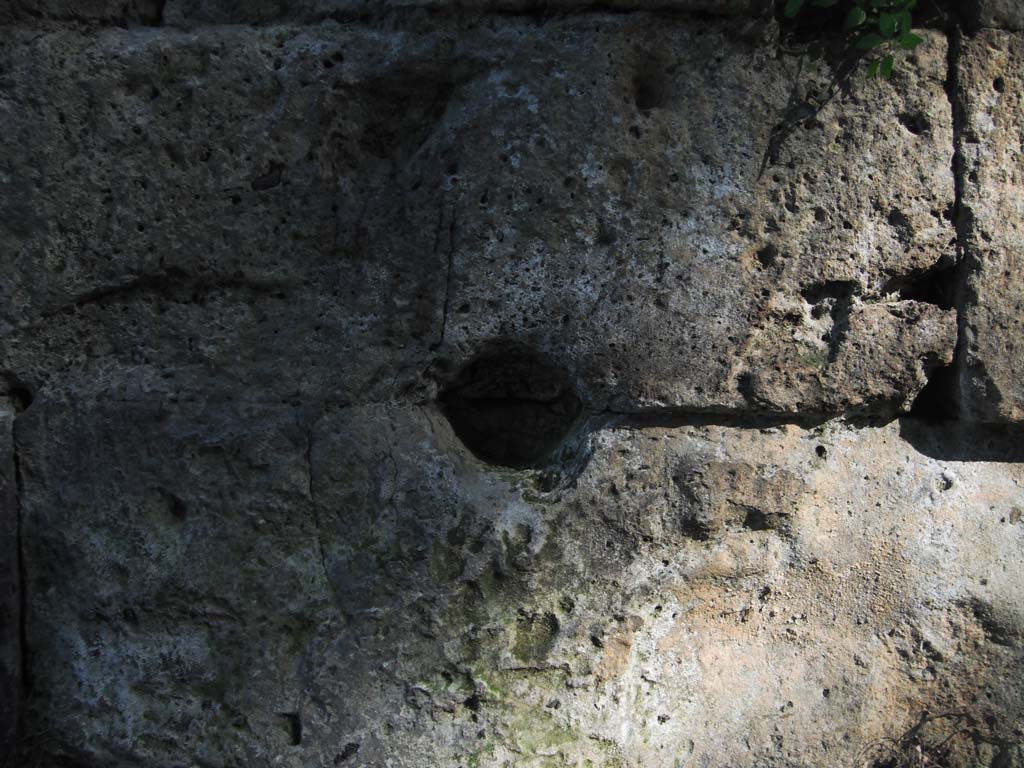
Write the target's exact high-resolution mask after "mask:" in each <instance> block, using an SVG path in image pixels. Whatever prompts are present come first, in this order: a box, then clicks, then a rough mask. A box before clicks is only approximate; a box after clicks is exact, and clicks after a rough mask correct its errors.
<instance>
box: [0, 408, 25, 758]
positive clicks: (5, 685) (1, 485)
mask: <svg viewBox="0 0 1024 768" xmlns="http://www.w3.org/2000/svg"><path fill="white" fill-rule="evenodd" d="M5 400H6V398H0V690H2V691H4V695H3V696H2V697H0V765H14V764H15V762H14V759H15V749H16V747H17V739H18V707H19V704H20V699H21V692H22V680H21V573H20V567H19V566H20V553H19V551H18V549H19V547H20V545H21V534H20V531H19V530H18V528H19V522H18V490H17V486H18V480H17V465H16V462H15V449H14V417H15V412H14V409H13V408H12V407H11V406H10V405H9V404H8V403H7V402H5Z"/></svg>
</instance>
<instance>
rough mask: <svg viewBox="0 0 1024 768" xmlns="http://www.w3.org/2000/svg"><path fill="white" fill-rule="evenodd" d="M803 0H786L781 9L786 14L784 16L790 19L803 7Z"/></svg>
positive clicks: (804, 0)
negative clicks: (783, 7)
mask: <svg viewBox="0 0 1024 768" xmlns="http://www.w3.org/2000/svg"><path fill="white" fill-rule="evenodd" d="M805 2H806V0H786V8H785V10H784V11H783V13H784V14H785V15H786V18H787V19H792V18H793V17H794V16H796V15H797V14H798V13H800V9H801V8H803V7H804V3H805Z"/></svg>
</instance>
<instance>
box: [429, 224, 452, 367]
mask: <svg viewBox="0 0 1024 768" xmlns="http://www.w3.org/2000/svg"><path fill="white" fill-rule="evenodd" d="M443 221H444V210H443V209H442V210H441V212H440V214H439V215H438V222H437V224H438V226H437V235H436V238H435V241H434V251H435V253H436V252H438V251H440V248H441V233H442V231H443V229H444V227H443ZM455 222H456V217H455V206H454V205H453V206H452V208H451V214H450V216H449V221H448V254H447V255H448V266H447V270H446V272H445V278H444V307H443V309H442V312H441V331H440V334H439V335H438V339H437V341H435V342H434V343H433V344H431V345H430V350H431V351H434V350H437V349H440V348H441V347H442V346H443V345H444V339H445V334H446V333H447V331H448V315H449V314H451V302H452V295H451V294H452V277H453V276H454V273H455V231H456V226H455Z"/></svg>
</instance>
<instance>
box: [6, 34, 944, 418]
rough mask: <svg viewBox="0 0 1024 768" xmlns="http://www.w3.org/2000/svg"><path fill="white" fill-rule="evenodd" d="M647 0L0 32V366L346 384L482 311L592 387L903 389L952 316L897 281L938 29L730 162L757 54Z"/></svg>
mask: <svg viewBox="0 0 1024 768" xmlns="http://www.w3.org/2000/svg"><path fill="white" fill-rule="evenodd" d="M652 21H653V19H652V17H649V16H646V15H643V14H628V15H625V16H594V17H581V18H576V17H572V18H568V19H563V20H558V21H552V22H550V23H548V24H546V25H544V26H542V27H539V28H538V27H537V25H536V24H535V23H533V22H532V21H524V20H518V19H515V18H513V19H511V20H510V21H508V22H507V23H503V24H502V25H501V26H500V27H499V28H492V27H491V26H490V25H487V24H482V23H471V24H469V26H468V28H467V29H465V30H463V31H461V32H460V34H459V35H458V37H455V36H453V35H452V34H451V33H450V31H448V30H447V28H446V27H445V26H443V25H442V26H437V25H436V24H434V23H433V22H429V21H423V22H417V24H419V25H420V26H417V24H412V25H411V26H410V27H409V28H403V29H401V30H399V31H375V30H372V29H365V28H359V27H357V28H355V29H351V28H342V27H339V26H337V25H333V24H329V25H323V26H320V27H316V28H299V27H274V28H272V29H268V30H267V31H265V32H257V33H253V32H251V31H249V30H243V29H239V28H224V29H217V30H204V31H203V32H201V33H197V34H182V33H173V32H160V33H157V32H147V31H137V32H129V33H124V32H103V33H101V34H99V35H96V36H87V37H80V36H76V35H71V34H53V35H45V36H42V37H39V36H35V37H29V36H27V35H23V36H18V35H15V36H13V38H12V39H11V40H9V41H8V43H7V44H6V45H5V47H4V50H3V53H2V55H3V56H4V58H5V61H4V66H5V71H7V72H9V73H10V75H9V81H10V83H11V88H10V89H8V93H7V95H6V102H5V103H6V109H5V111H4V113H3V117H2V120H3V127H4V129H5V130H4V132H3V135H4V139H3V140H4V141H5V142H6V147H7V152H8V155H9V157H10V158H11V166H12V167H11V168H10V171H9V172H8V174H7V177H6V178H7V182H6V183H7V188H8V189H10V190H15V189H17V190H20V191H21V193H20V194H18V195H12V196H9V197H8V198H7V199H6V208H7V210H6V219H5V222H6V224H5V226H4V227H3V231H2V233H0V237H2V241H3V243H4V245H5V248H4V254H3V258H4V261H5V263H6V266H8V267H9V270H8V271H9V272H10V274H12V275H13V279H11V280H10V281H8V282H6V283H5V285H4V286H3V287H2V291H3V298H4V303H3V305H2V306H3V309H2V316H0V322H2V323H3V324H4V327H5V328H6V330H7V331H8V333H7V336H6V339H5V340H6V342H7V343H6V349H4V350H3V360H4V365H5V366H6V367H8V368H9V369H11V370H17V371H19V372H20V375H22V377H27V378H30V379H32V380H33V383H34V384H35V385H36V386H38V387H53V388H54V389H55V390H60V389H62V388H64V387H74V388H75V389H76V390H79V391H81V390H85V391H89V392H91V393H93V394H94V393H95V392H97V391H101V390H102V391H106V392H109V391H110V388H111V387H114V388H115V390H122V394H120V395H118V396H131V395H126V394H125V393H123V388H124V387H129V386H130V387H134V388H136V389H141V390H142V391H162V392H168V391H174V390H175V389H176V388H178V387H179V386H187V385H188V381H189V380H195V381H201V380H215V382H216V383H214V382H213V381H211V386H215V387H218V388H225V387H226V388H229V389H231V390H233V391H235V392H242V391H247V392H249V393H255V392H257V391H258V392H259V397H261V398H263V399H283V398H296V397H302V398H306V399H310V398H312V399H314V400H323V399H333V400H336V401H362V402H365V401H367V400H377V399H382V398H386V397H388V396H393V395H394V394H395V393H396V392H404V391H408V390H409V389H410V388H413V389H415V388H418V387H420V386H421V383H422V377H423V375H424V373H425V372H426V371H427V368H428V367H429V366H430V365H431V364H433V363H434V352H435V351H436V352H437V353H438V354H439V355H440V356H441V358H442V362H443V361H444V360H445V359H447V360H448V361H450V365H451V366H452V367H454V366H458V365H461V364H462V363H463V362H465V361H466V360H468V359H470V358H471V357H472V356H473V355H475V354H477V353H478V352H479V351H480V350H481V349H482V347H483V345H491V344H493V343H495V341H496V340H497V341H499V342H500V340H502V339H511V340H515V341H516V342H528V343H529V344H531V345H532V346H533V347H535V348H536V349H538V350H541V351H542V352H544V353H547V354H549V355H551V356H552V357H554V358H556V359H558V360H559V361H560V363H561V364H562V365H563V366H564V367H565V368H566V369H567V370H568V371H569V373H570V375H571V376H573V377H574V378H575V379H576V380H578V382H579V386H580V390H581V396H582V398H583V400H584V402H585V403H586V404H587V407H588V408H590V409H592V410H597V411H600V410H603V409H608V408H610V409H613V410H627V411H628V410H642V409H645V408H650V407H662V406H669V407H678V408H687V409H699V410H706V411H723V410H736V409H748V410H754V411H758V412H764V413H802V414H804V415H807V416H816V415H832V414H838V413H844V412H850V413H853V412H857V413H859V412H870V413H876V414H892V413H895V412H898V411H899V410H903V409H905V408H906V407H907V406H908V405H909V403H910V402H912V400H913V398H914V396H915V395H916V394H917V393H918V392H919V391H920V390H921V388H922V387H923V385H924V383H925V382H926V380H927V375H928V373H929V372H930V370H931V369H932V368H934V367H935V366H936V365H940V364H943V363H946V362H948V361H949V359H950V357H951V354H952V349H953V347H954V345H955V339H954V333H955V332H954V324H955V323H954V314H953V313H952V312H948V311H945V310H939V309H937V308H935V307H930V306H922V305H920V304H918V303H915V302H908V301H903V302H901V301H900V300H899V296H898V292H899V291H900V290H902V289H904V288H905V287H906V286H907V285H908V284H911V283H912V282H913V280H914V279H915V277H916V276H918V275H920V274H923V273H924V272H925V271H926V270H928V269H929V268H931V267H933V266H934V265H936V264H939V263H943V262H944V261H945V260H947V259H948V258H949V255H950V240H951V238H952V236H953V233H952V230H951V228H950V225H949V223H948V222H947V220H946V216H945V212H946V211H947V210H948V209H949V208H950V206H951V205H952V196H953V184H952V174H951V171H950V167H949V158H950V147H951V124H950V110H949V104H948V101H947V99H946V96H945V93H944V91H943V78H944V69H945V44H944V41H943V39H942V38H940V37H938V36H935V35H932V36H931V37H930V38H929V42H928V44H927V45H926V46H923V47H922V50H921V53H920V54H919V55H918V56H917V57H916V58H915V59H912V60H910V61H908V62H907V63H906V65H905V66H903V67H902V68H901V74H900V76H899V78H898V80H897V81H895V84H894V87H890V86H889V85H885V86H882V85H874V84H869V85H863V86H862V87H863V90H864V92H863V93H862V94H858V95H857V96H856V97H851V98H848V99H843V100H840V101H836V102H833V103H832V104H830V105H828V106H827V107H825V109H823V110H822V112H821V113H820V114H819V115H818V117H817V118H814V119H812V120H810V121H809V124H808V126H807V127H806V129H805V130H804V131H803V133H801V134H800V135H799V136H797V137H794V138H793V140H791V141H789V142H787V143H785V144H784V145H783V146H782V147H781V148H780V149H779V153H778V158H777V159H778V162H777V163H776V164H769V165H768V167H767V168H766V169H765V172H764V174H763V175H761V173H760V172H761V170H762V160H763V158H764V155H765V152H766V151H767V148H768V147H769V145H770V140H771V138H772V135H773V133H772V132H773V128H774V126H775V125H776V124H777V123H778V120H779V116H780V115H781V114H782V113H783V111H784V109H785V106H786V103H787V100H788V99H789V97H790V90H791V82H792V74H793V73H792V70H791V67H790V66H789V64H788V63H787V62H785V61H781V62H780V61H776V60H775V59H774V58H773V56H772V50H773V49H771V48H770V47H765V46H763V45H759V44H758V42H757V40H756V39H754V38H737V37H735V36H734V35H732V34H731V32H730V30H731V29H732V27H729V26H723V25H719V24H713V23H708V22H701V23H698V24H692V23H689V22H686V21H678V22H669V21H665V20H659V21H658V23H657V27H656V28H652ZM314 30H315V31H314ZM638 39H642V40H643V45H642V46H641V45H638V44H637V42H636V41H637V40H638ZM72 72H73V73H75V74H74V78H72V77H70V74H71V73H72ZM83 82H84V83H86V85H85V86H84V87H83V86H81V85H80V83H83ZM40 83H42V84H43V85H44V88H43V92H45V93H47V94H49V98H48V99H46V100H40V99H39V98H38V96H37V94H38V93H39V92H40V88H39V84H40ZM862 99H870V100H871V106H870V107H869V106H867V105H866V103H865V102H864V101H862ZM908 125H909V126H911V128H908V127H907V126H908ZM565 126H572V129H571V130H569V131H566V130H565ZM855 178H856V179H857V183H856V184H854V183H852V181H853V179H855ZM34 265H43V269H42V270H40V269H38V268H35V267H34ZM869 347H870V348H871V349H873V352H872V362H871V364H870V365H865V364H864V362H865V360H864V358H863V355H862V353H861V350H864V349H867V348H869ZM54 348H61V349H64V350H65V352H64V353H62V355H61V358H60V359H61V365H60V366H58V367H56V368H55V367H54V366H53V365H51V361H52V357H51V356H50V355H49V354H48V351H49V350H53V349H54ZM338 355H343V356H344V357H345V365H344V366H338V365H335V364H333V362H332V361H336V360H337V359H338V358H337V356H338ZM852 358H858V360H856V361H853V362H851V359H852ZM282 359H288V361H289V363H288V365H286V366H282V365H281V364H280V361H281V360H282ZM766 359H768V360H771V361H772V363H771V364H765V362H764V361H765V360H766ZM100 361H102V363H101V362H100ZM83 366H84V367H85V368H87V369H88V370H84V369H83ZM114 369H117V370H119V371H120V373H117V374H114V373H113V370H114ZM434 370H435V372H436V373H437V374H438V375H439V376H440V377H441V379H442V380H444V378H445V375H446V373H445V370H444V368H443V365H438V366H435V369H434ZM167 374H171V375H172V376H173V379H174V380H173V381H169V380H168V377H167ZM183 379H184V381H183ZM109 393H110V394H114V393H113V392H109ZM83 394H84V392H83Z"/></svg>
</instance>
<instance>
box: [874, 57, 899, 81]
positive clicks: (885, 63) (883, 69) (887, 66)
mask: <svg viewBox="0 0 1024 768" xmlns="http://www.w3.org/2000/svg"><path fill="white" fill-rule="evenodd" d="M894 64H895V62H894V60H893V58H892V54H890V55H888V56H886V57H885V58H884V59H882V66H880V67H879V68H878V71H879V73H880V74H881V75H882V77H884V78H885V79H886V80H889V79H891V78H892V68H893V65H894Z"/></svg>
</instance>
